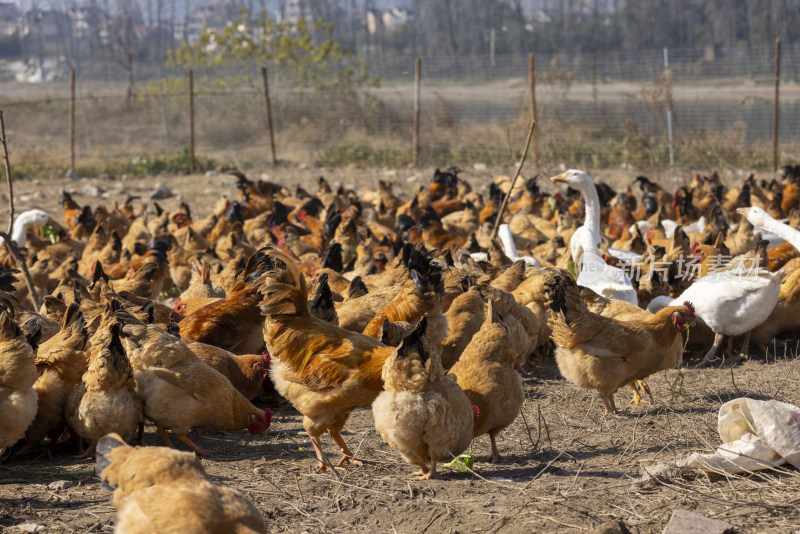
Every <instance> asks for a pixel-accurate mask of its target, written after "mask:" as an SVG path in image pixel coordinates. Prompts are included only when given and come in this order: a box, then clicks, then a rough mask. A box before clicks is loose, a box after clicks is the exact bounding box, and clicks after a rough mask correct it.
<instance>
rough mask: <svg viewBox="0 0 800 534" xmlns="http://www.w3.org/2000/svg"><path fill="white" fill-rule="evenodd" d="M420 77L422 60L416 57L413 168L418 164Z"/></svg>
mask: <svg viewBox="0 0 800 534" xmlns="http://www.w3.org/2000/svg"><path fill="white" fill-rule="evenodd" d="M421 75H422V60H421V59H420V58H419V57H417V59H416V61H414V167H416V166H417V165H418V164H419V106H420V102H419V93H420V77H421Z"/></svg>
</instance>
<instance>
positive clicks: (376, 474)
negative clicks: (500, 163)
mask: <svg viewBox="0 0 800 534" xmlns="http://www.w3.org/2000/svg"><path fill="white" fill-rule="evenodd" d="M508 172H511V171H508ZM250 174H251V175H252V176H254V177H257V176H258V175H259V172H258V171H257V170H253V171H252V172H250ZM320 174H324V175H325V176H327V177H329V179H330V180H331V181H338V180H341V181H342V182H343V183H345V184H346V185H353V186H358V187H360V186H362V185H363V184H372V183H374V180H375V179H376V178H378V177H379V175H380V174H381V173H380V171H370V172H369V173H367V172H364V171H359V170H356V169H343V170H339V171H336V172H335V173H331V172H329V171H328V170H320V169H297V168H294V169H283V170H279V171H277V172H275V173H273V178H275V179H278V180H283V181H285V182H286V183H289V184H294V183H297V182H298V181H299V182H301V183H303V184H309V183H310V182H311V180H312V179H313V178H315V177H316V176H319V175H320ZM471 174H472V176H471V178H470V179H473V180H474V181H475V183H476V185H478V184H479V183H485V182H486V181H487V180H488V179H490V177H491V175H492V173H491V172H488V171H485V172H475V173H471ZM415 175H418V176H420V177H422V176H424V177H425V179H424V181H425V182H427V178H428V176H429V174H428V171H427V170H426V171H424V172H418V171H411V170H405V169H404V170H402V171H398V172H397V173H396V175H394V176H393V178H394V179H396V181H397V182H398V183H399V184H400V183H402V186H401V187H398V188H397V189H398V190H401V189H402V190H408V189H410V187H411V186H413V185H415V181H412V182H408V181H407V179H408V178H409V177H411V176H415ZM389 176H391V175H389ZM383 177H384V178H386V177H387V175H383ZM604 178H606V177H604ZM630 178H631V176H630V174H627V173H621V174H619V176H613V177H608V178H606V179H609V180H610V179H613V180H615V181H616V180H619V182H620V183H621V182H624V181H626V180H629V179H630ZM225 180H227V178H226V177H224V176H222V175H217V176H208V177H206V176H195V177H170V178H143V179H133V178H131V179H129V180H124V181H112V180H96V181H92V183H94V184H96V185H99V186H100V187H102V188H103V189H106V190H109V191H114V193H113V194H111V195H109V196H108V197H107V198H102V197H101V198H90V197H86V196H80V195H79V198H80V201H82V202H85V203H88V202H91V203H93V204H96V203H97V202H109V200H110V199H118V198H122V196H123V195H122V193H121V191H125V192H131V193H135V194H140V193H146V192H148V191H151V190H153V188H154V184H155V183H157V182H163V183H165V184H167V185H168V186H169V187H171V188H173V190H174V191H175V192H176V193H182V194H183V195H184V196H185V199H186V200H187V201H189V202H190V205H191V206H192V207H194V208H195V209H196V211H197V212H198V213H197V215H196V216H203V215H205V214H206V213H207V212H208V210H209V209H210V205H211V204H212V203H213V202H214V201H215V200H216V199H218V198H219V197H220V194H221V192H223V191H227V192H228V193H229V194H231V195H233V194H235V191H234V190H233V188H231V187H230V186H227V185H224V181H225ZM87 183H88V182H69V183H68V182H62V181H57V182H53V183H39V184H36V183H31V182H20V183H18V184H16V187H17V190H16V193H17V195H15V196H17V197H18V198H20V197H25V196H27V195H31V194H34V193H41V194H44V197H43V198H36V199H31V200H28V201H23V200H20V201H18V205H17V210H18V212H19V211H23V210H25V209H30V208H32V207H41V208H44V209H47V210H48V211H50V212H51V213H53V214H54V215H55V216H56V217H57V218H60V217H61V215H60V210H59V209H58V206H57V200H58V196H59V193H60V189H61V188H62V187H65V186H66V187H72V188H75V189H77V190H78V191H80V190H81V188H82V187H83V186H84V185H86V184H87ZM117 183H122V185H123V188H122V190H119V189H116V185H117ZM37 196H40V195H38V194H37ZM160 203H161V202H160ZM161 204H162V205H163V206H164V207H165V208H167V209H169V208H171V207H173V206H174V205H175V204H177V199H176V198H173V199H168V200H166V201H164V202H163V203H161ZM799 343H800V342H797V341H795V340H793V341H790V342H787V343H786V344H777V345H776V346H775V347H774V349H773V351H772V352H773V355H772V356H770V357H769V359H768V360H765V359H764V357H763V355H760V356H756V355H755V352H754V353H753V355H752V356H751V358H752V359H751V360H750V361H747V362H745V363H744V364H742V365H738V366H735V367H732V368H731V367H725V368H711V369H702V370H695V369H687V368H684V369H682V370H681V371H676V370H669V371H668V372H667V373H665V374H663V373H662V374H657V375H654V376H652V377H651V378H650V380H649V383H650V386H651V389H652V392H653V397H654V401H653V403H652V404H641V405H630V406H629V405H628V400H629V399H630V397H631V395H630V392H629V391H621V392H620V394H618V395H617V405H618V407H620V409H621V414H620V415H618V416H607V415H604V414H603V405H602V402H601V401H600V400H599V398H597V396H596V395H595V394H594V393H592V392H590V391H588V390H583V389H579V388H577V387H575V386H573V385H572V384H570V383H568V382H566V381H565V380H564V379H563V378H561V376H560V374H559V372H558V369H557V367H556V366H555V362H554V360H553V359H552V357H550V356H548V355H544V356H541V357H539V358H537V359H536V360H535V361H534V363H533V365H531V366H530V367H529V368H528V371H529V373H530V376H529V377H528V378H526V379H525V389H526V395H527V400H526V402H525V405H524V407H523V410H522V413H523V415H524V417H518V418H517V420H516V421H515V422H514V423H513V424H512V425H511V426H510V427H509V428H508V429H507V430H506V431H505V432H503V433H502V434H501V435H500V437H499V440H498V443H499V447H500V451H501V453H502V454H503V455H504V457H505V461H503V462H501V463H499V464H494V465H493V464H491V463H489V462H488V457H489V440H488V438H487V437H481V438H478V439H477V440H476V441H475V442H474V443H473V446H472V451H471V452H472V454H473V455H474V456H475V460H476V461H475V465H474V471H473V472H457V471H455V470H454V469H444V471H443V473H442V474H441V477H440V478H439V479H436V480H431V481H416V480H414V479H413V477H412V476H411V473H412V472H414V471H415V470H416V468H414V467H412V466H410V465H408V464H406V463H405V462H404V461H403V459H402V458H401V457H400V456H399V455H398V454H397V453H396V452H395V451H394V450H392V449H391V448H390V447H389V446H388V445H386V444H385V443H384V442H383V441H382V439H381V438H380V435H379V434H378V432H377V431H376V430H375V428H374V425H373V419H372V414H371V410H370V408H369V407H365V408H362V409H360V410H357V411H355V412H354V413H353V415H352V417H351V418H350V421H349V422H348V424H347V425H346V426H345V432H344V437H345V440H346V441H347V442H348V444H349V445H350V446H351V448H352V449H353V450H354V451H355V453H356V456H357V457H359V458H361V459H362V460H363V461H364V462H363V465H361V466H354V467H349V468H348V469H347V470H342V471H337V473H331V472H324V473H318V472H316V471H315V465H316V462H315V461H314V454H313V449H312V447H311V443H310V441H309V440H308V438H307V436H306V435H305V433H304V432H303V429H302V424H301V423H302V417H301V416H300V415H299V414H298V413H297V412H296V411H295V410H293V409H292V408H291V407H290V406H287V405H285V404H279V403H277V402H276V401H275V399H261V401H260V402H259V404H262V405H267V406H271V407H272V409H273V413H274V417H273V420H272V428H271V430H270V435H269V436H267V437H263V436H258V437H255V438H251V437H250V436H249V435H248V434H247V432H246V431H242V432H234V433H227V434H223V433H204V434H199V435H197V436H192V439H193V440H195V442H196V443H197V444H198V445H199V446H201V447H204V448H208V449H216V450H217V451H218V453H217V454H216V455H214V456H211V457H207V458H204V459H203V464H204V466H205V468H206V470H207V472H208V474H209V476H210V477H211V479H212V480H213V481H214V482H216V483H219V484H225V485H228V486H231V487H235V488H237V489H239V490H241V491H242V492H244V493H245V494H246V495H247V496H248V497H249V498H250V499H251V500H252V501H253V502H254V503H255V505H256V507H257V508H258V509H259V510H261V511H262V512H263V514H264V517H265V519H266V522H267V525H268V527H269V529H270V531H271V532H297V533H302V532H329V531H330V532H397V533H402V532H462V533H465V532H510V531H518V532H575V531H584V530H590V529H592V528H594V527H596V526H598V525H600V524H601V523H604V522H607V521H614V520H620V521H623V522H624V523H625V524H626V525H627V527H628V528H629V529H630V530H631V531H632V532H641V533H649V532H654V533H655V532H662V531H663V529H664V527H665V526H666V524H667V522H668V521H669V518H670V515H671V513H672V512H673V511H674V510H677V509H686V510H691V511H694V512H697V513H700V514H703V515H706V516H709V517H713V518H716V519H720V520H724V521H727V522H729V523H731V524H732V525H734V526H735V527H736V529H737V532H781V533H785V532H800V526H799V525H800V500H799V499H798V495H800V476H799V475H800V474H799V473H798V472H797V471H796V470H794V469H792V468H787V469H776V470H771V471H766V472H761V473H759V474H755V475H750V476H730V477H707V476H705V475H701V476H693V477H682V476H677V475H673V476H663V477H659V478H657V479H649V480H643V479H642V475H643V470H642V467H641V462H642V460H649V459H654V460H658V461H663V462H673V461H675V460H678V459H681V458H685V457H686V456H688V455H689V454H691V453H692V452H695V451H700V452H712V451H713V450H714V449H716V447H717V446H718V445H719V444H720V440H719V435H718V433H717V413H718V410H719V407H720V405H721V404H722V403H724V402H726V401H729V400H731V399H734V398H737V397H751V398H757V399H777V400H780V401H783V402H789V403H792V404H795V405H800V359H798V358H797V352H798V344H799ZM775 353H777V357H775V356H774V354H775ZM679 372H680V373H681V374H682V375H683V377H684V384H683V391H684V394H683V395H677V396H676V398H675V399H674V402H673V400H672V392H671V387H672V385H673V383H674V381H675V379H676V377H677V376H678V374H679ZM145 443H146V444H147V445H162V442H161V440H160V438H159V437H158V435H157V433H156V432H155V429H154V427H147V429H146V433H145ZM323 445H324V449H325V452H326V454H327V455H328V456H329V457H330V458H331V459H336V458H338V455H339V453H338V450H337V449H336V447H335V445H334V444H333V443H332V441H331V440H330V439H327V438H323ZM76 454H77V451H76V450H75V449H74V448H73V447H72V446H70V445H63V446H61V447H59V448H56V450H55V452H54V455H53V457H52V458H49V457H48V455H47V453H46V452H45V451H44V450H41V451H38V452H37V453H35V454H33V455H31V456H27V457H23V458H21V459H15V460H11V461H6V462H5V463H3V464H0V531H4V530H7V531H8V532H20V531H21V530H20V528H19V526H20V525H23V524H38V525H42V526H43V527H44V528H45V531H46V532H102V531H106V532H108V531H111V530H113V525H114V519H115V515H116V512H115V509H114V508H113V507H112V506H111V504H110V499H111V494H110V493H109V492H106V491H104V490H103V489H101V487H100V483H99V481H98V479H97V477H96V476H94V474H93V469H94V464H93V462H92V461H88V460H79V459H75V458H74V456H75V455H76ZM59 481H69V482H72V483H74V485H72V486H71V487H67V488H63V489H58V488H52V487H50V484H52V483H54V482H59Z"/></svg>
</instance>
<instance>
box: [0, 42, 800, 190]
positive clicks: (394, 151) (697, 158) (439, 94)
mask: <svg viewBox="0 0 800 534" xmlns="http://www.w3.org/2000/svg"><path fill="white" fill-rule="evenodd" d="M367 63H368V66H369V70H370V74H371V75H377V76H378V77H379V78H380V80H381V83H380V85H379V86H378V87H369V88H362V89H359V90H355V91H337V92H329V91H314V90H308V89H302V88H298V87H294V86H292V84H291V81H290V78H289V77H288V76H286V75H285V74H284V73H282V72H281V70H280V69H279V68H277V67H275V66H268V67H269V73H270V76H269V83H270V93H271V97H272V112H273V122H274V129H275V139H276V144H277V151H278V158H279V159H281V160H286V161H297V162H299V161H302V162H307V163H309V162H310V163H318V164H326V165H347V164H358V165H368V166H387V167H392V166H401V165H408V164H409V163H410V162H411V161H412V160H413V147H412V126H413V113H412V110H413V97H414V83H413V82H414V61H413V58H378V57H375V58H367ZM798 67H800V50H798V49H797V47H784V51H783V54H782V71H781V72H782V74H781V91H782V92H781V95H782V96H781V102H780V108H779V117H780V122H779V125H780V128H779V137H780V153H781V162H787V163H788V162H796V161H797V158H798V154H799V153H800V150H799V147H800V145H798V141H800V98H798V97H799V96H800V88H798V86H797V83H796V82H795V79H796V78H797V72H798ZM774 68H775V67H774V49H773V50H771V49H769V48H768V47H765V48H763V49H755V48H748V49H734V50H731V51H729V52H728V53H725V54H721V53H715V52H714V51H708V50H707V51H696V50H671V51H669V76H665V69H664V51H663V50H657V51H641V52H639V53H636V54H633V53H628V54H622V53H617V54H607V55H598V56H594V55H593V56H571V57H567V56H563V57H562V56H556V55H553V56H537V57H536V72H535V78H536V100H537V122H538V129H537V130H538V131H537V138H536V143H535V150H536V153H537V156H538V159H539V160H540V161H545V162H549V163H561V162H563V163H565V164H567V165H571V166H578V165H582V166H587V167H605V166H615V165H631V166H634V167H639V168H643V169H651V168H664V167H665V166H667V165H668V161H669V159H668V140H667V120H666V111H667V109H670V110H671V112H672V120H673V121H674V127H675V141H674V142H675V147H674V148H675V155H676V163H677V165H678V166H681V167H719V166H733V167H744V168H756V169H758V168H768V167H770V166H771V158H772V144H771V143H772V124H773V119H772V114H773V101H774V98H773V82H774ZM129 75H130V73H129V72H127V71H125V70H124V69H122V68H121V67H120V66H119V65H115V64H114V65H92V66H91V67H88V66H87V67H83V68H79V69H77V90H76V93H77V94H76V126H75V127H76V132H75V133H76V152H77V153H76V161H77V167H78V169H79V170H80V169H85V170H86V172H118V171H120V170H122V171H124V170H125V169H129V170H136V169H135V167H136V165H140V166H142V167H143V169H145V170H147V169H148V168H149V167H148V162H150V161H155V160H159V161H161V160H163V159H164V158H163V157H162V156H171V157H172V158H173V159H174V161H173V163H174V165H175V166H176V167H180V165H182V163H183V162H185V160H186V158H187V157H188V153H187V152H186V147H187V146H188V144H189V98H188V83H187V79H186V73H185V72H170V71H168V70H166V69H164V68H162V67H161V66H159V65H136V66H135V69H134V72H133V79H134V81H135V85H134V86H133V90H134V91H133V93H132V94H131V95H129V94H128V79H129ZM233 75H234V74H233V73H231V72H230V71H229V70H225V69H205V70H199V71H196V72H195V84H194V87H195V96H194V101H195V102H194V104H195V109H194V114H195V115H194V116H195V127H196V153H197V154H198V157H199V158H201V159H203V158H205V159H204V160H203V161H205V164H207V165H211V164H212V163H211V162H209V161H208V159H214V160H216V161H225V162H229V163H232V164H237V165H241V164H243V163H245V162H250V163H258V162H267V161H270V159H271V157H270V154H269V139H268V134H267V128H266V124H267V121H266V112H265V100H264V94H263V85H262V80H261V74H260V66H253V68H252V70H250V71H246V72H236V73H235V78H236V83H230V81H231V79H232V77H233ZM68 79H69V75H68V72H64V73H61V74H60V75H59V76H56V77H54V79H53V80H52V81H48V82H45V83H41V84H26V83H21V82H18V81H6V82H4V83H0V86H1V87H2V88H3V91H2V93H1V95H2V96H0V107H2V109H3V110H4V111H5V114H6V121H7V124H8V126H7V128H8V131H9V138H10V140H11V142H12V143H13V146H14V157H15V159H16V160H18V161H17V163H16V165H15V166H16V167H18V168H19V169H20V170H19V172H20V173H21V174H32V173H35V172H36V171H37V169H44V168H59V167H64V166H66V165H68V163H69V157H70V153H69V146H70V145H69V82H68ZM421 110H422V111H421V133H420V150H421V151H420V161H421V163H422V164H436V165H449V164H458V165H468V164H471V163H477V162H483V163H486V164H496V163H509V162H510V161H513V160H514V158H515V157H519V153H518V152H519V150H520V147H521V142H522V139H523V138H524V135H525V132H526V130H527V123H528V121H529V119H530V109H529V85H528V57H527V56H504V57H499V56H498V57H496V58H488V57H485V58H475V57H469V58H466V57H464V58H449V59H442V58H422V88H421ZM162 167H164V168H165V169H166V170H172V167H171V166H170V164H168V163H164V164H162ZM200 167H201V168H203V165H200ZM150 170H153V169H150ZM155 170H157V169H155Z"/></svg>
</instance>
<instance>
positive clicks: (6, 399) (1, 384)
mask: <svg viewBox="0 0 800 534" xmlns="http://www.w3.org/2000/svg"><path fill="white" fill-rule="evenodd" d="M11 313H12V312H11V309H10V308H9V309H2V310H0V413H2V414H3V417H2V418H0V454H3V453H4V452H5V450H6V448H8V447H10V446H11V445H13V444H14V443H16V442H17V441H19V440H20V439H22V438H23V437H24V436H25V431H26V430H27V429H28V426H29V425H30V424H31V421H33V418H34V417H35V416H36V409H37V395H36V390H35V389H33V384H34V383H35V382H36V378H37V376H38V374H37V372H36V367H35V366H34V364H33V359H34V353H33V349H32V348H31V345H30V344H29V343H28V340H27V339H26V338H25V335H24V334H23V332H22V330H21V329H20V328H19V327H18V326H17V325H16V324H15V323H14V319H13V317H12V315H11Z"/></svg>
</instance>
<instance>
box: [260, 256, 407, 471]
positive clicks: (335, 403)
mask: <svg viewBox="0 0 800 534" xmlns="http://www.w3.org/2000/svg"><path fill="white" fill-rule="evenodd" d="M265 255H266V257H267V260H268V261H267V265H268V269H267V272H266V273H265V275H264V277H263V286H262V289H261V292H262V294H263V296H264V298H263V300H262V301H261V304H260V305H261V308H262V309H263V310H264V311H263V313H264V315H265V316H266V320H265V323H264V341H265V342H266V344H267V350H268V352H269V354H270V357H271V369H270V378H272V382H273V383H274V384H275V389H277V390H278V393H280V394H281V395H283V396H284V397H285V398H286V399H288V400H289V402H291V403H292V405H293V406H294V407H295V408H296V409H297V410H298V411H299V412H300V413H301V414H303V428H304V429H305V430H306V432H308V435H309V437H310V438H311V442H312V443H313V444H314V450H315V452H316V455H317V460H318V462H319V468H320V469H325V468H326V467H327V463H328V462H327V461H326V460H325V456H324V454H323V453H322V448H321V444H320V436H321V435H322V434H323V433H324V432H325V431H326V430H327V431H328V432H329V433H330V435H331V437H332V438H333V440H334V441H335V442H336V444H337V445H339V447H340V448H341V451H342V459H341V460H340V462H339V463H340V464H342V463H349V462H351V461H353V454H352V452H350V449H349V448H348V447H347V445H346V444H345V442H344V439H343V438H342V435H341V433H340V432H341V430H342V427H343V426H344V424H345V422H347V418H348V417H349V416H350V412H352V411H353V410H354V409H355V408H358V407H359V406H364V405H366V404H370V403H371V402H372V401H373V400H374V399H375V397H376V396H377V395H378V393H379V392H380V391H381V389H383V382H382V380H381V369H382V367H383V362H384V361H385V360H386V358H388V357H389V355H390V354H391V353H392V350H393V349H392V348H391V347H386V346H384V345H382V344H381V343H380V342H379V341H377V340H375V339H373V338H370V337H368V336H365V335H362V334H357V333H353V332H350V331H348V330H345V329H343V328H340V327H337V326H334V325H332V324H330V323H328V322H326V321H323V320H321V319H317V318H316V317H313V316H312V315H311V314H310V313H309V311H308V304H307V303H308V289H307V288H306V281H305V278H304V277H303V274H302V273H301V271H300V267H299V266H298V265H297V263H296V262H295V261H294V260H293V259H292V258H291V257H289V256H288V255H287V254H286V253H284V252H282V251H280V250H279V249H278V248H277V247H274V246H270V247H267V248H266V249H265Z"/></svg>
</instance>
